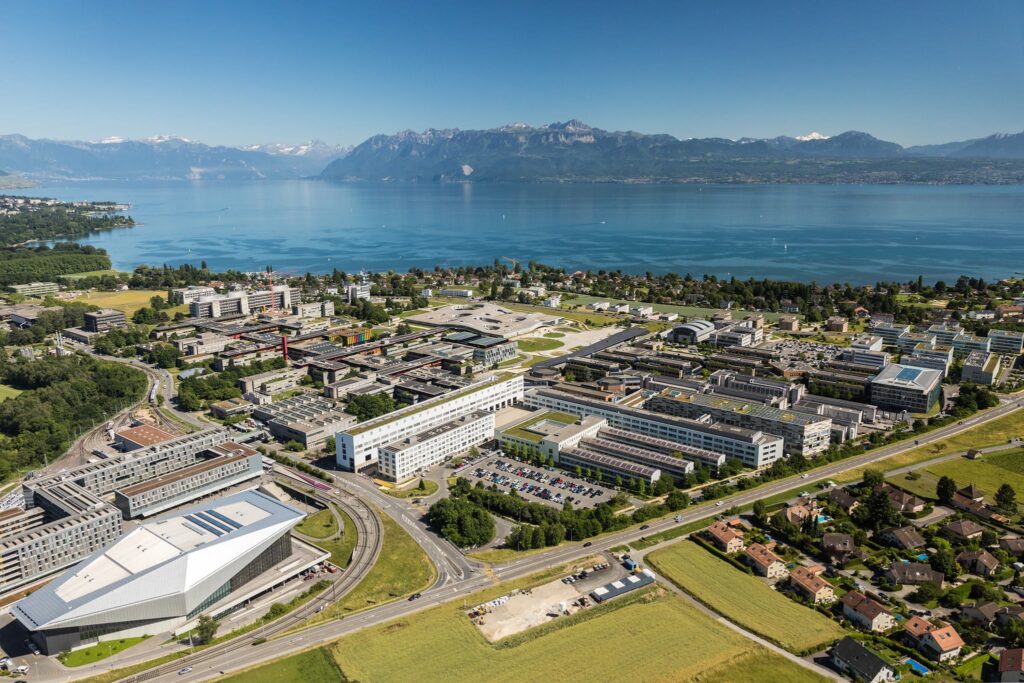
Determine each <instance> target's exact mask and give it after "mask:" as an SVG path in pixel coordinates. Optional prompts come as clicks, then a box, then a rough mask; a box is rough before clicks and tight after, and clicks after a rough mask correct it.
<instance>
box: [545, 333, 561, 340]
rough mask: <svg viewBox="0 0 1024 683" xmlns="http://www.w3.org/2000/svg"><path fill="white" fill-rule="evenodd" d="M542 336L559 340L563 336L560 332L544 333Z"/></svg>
mask: <svg viewBox="0 0 1024 683" xmlns="http://www.w3.org/2000/svg"><path fill="white" fill-rule="evenodd" d="M544 336H545V337H550V338H551V339H561V338H562V337H564V336H565V334H564V333H562V332H545V333H544Z"/></svg>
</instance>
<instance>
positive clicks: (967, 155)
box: [0, 119, 1024, 184]
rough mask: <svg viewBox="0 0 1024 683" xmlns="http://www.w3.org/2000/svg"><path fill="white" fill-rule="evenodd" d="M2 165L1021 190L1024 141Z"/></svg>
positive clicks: (71, 149) (159, 141)
mask: <svg viewBox="0 0 1024 683" xmlns="http://www.w3.org/2000/svg"><path fill="white" fill-rule="evenodd" d="M0 169H2V170H3V171H5V172H7V173H11V174H15V175H17V176H21V177H23V178H29V179H54V178H56V179H88V178H95V179H114V180H133V179H176V180H179V179H180V180H222V179H225V180H228V179H286V178H301V177H311V176H313V177H320V178H323V179H327V180H340V181H402V182H444V181H474V182H488V181H490V182H517V181H518V182H523V181H526V182H539V181H559V182H566V181H568V182H573V181H575V182H727V183H785V182H792V183H799V182H814V183H852V182H860V183H996V184H998V183H1024V133H1016V134H997V135H992V136H989V137H986V138H978V139H973V140H963V141H958V142H948V143H944V144H937V145H919V146H914V147H902V146H900V145H898V144H896V143H894V142H888V141H885V140H880V139H878V138H876V137H874V136H872V135H869V134H868V133H863V132H859V131H848V132H845V133H841V134H839V135H835V136H826V135H822V134H821V133H810V134H807V135H801V136H797V137H789V136H780V137H774V138H740V139H738V140H730V139H727V138H689V139H678V138H675V137H673V136H671V135H666V134H644V133H637V132H634V131H606V130H602V129H600V128H595V127H592V126H589V125H587V124H586V123H583V122H582V121H579V120H576V119H573V120H570V121H566V122H561V123H552V124H549V125H546V126H532V125H528V124H524V123H514V124H510V125H507V126H501V127H499V128H492V129H488V130H459V129H455V128H451V129H428V130H425V131H423V132H421V133H417V132H413V131H403V132H400V133H397V134H394V135H375V136H373V137H371V138H369V139H368V140H366V141H365V142H363V143H361V144H359V145H357V146H355V147H352V148H343V147H336V146H332V145H328V144H326V143H324V142H321V141H318V140H314V141H311V142H307V143H303V144H279V143H267V144H253V145H246V146H242V147H227V146H210V145H206V144H203V143H201V142H196V141H193V140H188V139H186V138H180V137H174V136H159V137H152V138H145V139H142V140H128V139H123V138H116V137H115V138H106V139H104V140H100V141H97V142H81V141H59V140H48V139H37V140H33V139H30V138H27V137H25V136H22V135H4V136H0Z"/></svg>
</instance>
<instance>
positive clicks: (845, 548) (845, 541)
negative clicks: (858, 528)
mask: <svg viewBox="0 0 1024 683" xmlns="http://www.w3.org/2000/svg"><path fill="white" fill-rule="evenodd" d="M821 549H822V550H824V551H825V554H826V555H827V556H828V558H829V559H830V560H831V561H832V562H835V563H837V564H843V563H844V562H846V561H847V560H848V559H850V557H851V556H852V555H853V554H854V553H855V552H857V544H856V543H855V542H854V540H853V536H851V535H850V534H833V533H827V534H823V535H822V537H821Z"/></svg>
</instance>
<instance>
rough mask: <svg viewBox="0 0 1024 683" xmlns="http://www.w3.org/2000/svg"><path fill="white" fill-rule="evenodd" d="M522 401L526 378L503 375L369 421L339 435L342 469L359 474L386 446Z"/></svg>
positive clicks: (338, 445)
mask: <svg viewBox="0 0 1024 683" xmlns="http://www.w3.org/2000/svg"><path fill="white" fill-rule="evenodd" d="M522 398H523V377H522V375H513V374H510V373H502V374H499V375H495V376H492V377H488V378H486V379H483V380H481V381H479V382H476V383H474V384H471V385H470V386H468V387H465V388H463V389H459V390H457V391H453V392H451V393H448V394H445V395H444V396H438V397H437V398H433V399H430V400H427V401H424V402H422V403H417V404H416V405H412V406H408V407H407V408H403V409H401V410H396V411H395V412H393V413H388V414H387V415H382V416H381V417H378V418H375V419H373V420H367V421H366V422H362V423H360V424H358V425H356V426H355V427H350V428H348V429H346V430H344V431H340V432H338V433H337V434H336V435H335V448H336V455H337V462H338V466H339V467H341V468H342V469H344V470H348V471H350V472H355V471H357V470H360V469H362V468H363V467H365V466H366V465H369V464H372V463H376V462H378V460H379V456H380V449H381V447H382V446H386V445H388V444H391V443H394V442H397V441H401V440H402V439H406V438H409V437H411V436H415V435H417V434H420V433H422V432H425V431H427V430H430V429H433V428H434V427H439V426H441V425H443V424H445V423H446V422H451V421H452V420H456V419H458V418H460V417H462V416H464V415H469V414H470V413H473V412H476V411H479V410H483V411H488V412H490V411H495V410H499V409H501V408H505V407H507V406H510V405H512V404H513V403H515V402H517V401H521V400H522Z"/></svg>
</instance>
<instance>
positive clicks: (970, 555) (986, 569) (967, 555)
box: [956, 550, 999, 576]
mask: <svg viewBox="0 0 1024 683" xmlns="http://www.w3.org/2000/svg"><path fill="white" fill-rule="evenodd" d="M956 561H957V563H958V564H959V565H960V566H961V567H963V568H964V569H966V570H967V571H969V572H970V573H972V574H977V575H978V576H992V575H993V574H995V573H996V570H997V569H999V560H997V559H996V558H995V556H994V555H992V553H990V552H989V551H987V550H965V551H963V552H962V553H960V554H959V555H957V556H956Z"/></svg>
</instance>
